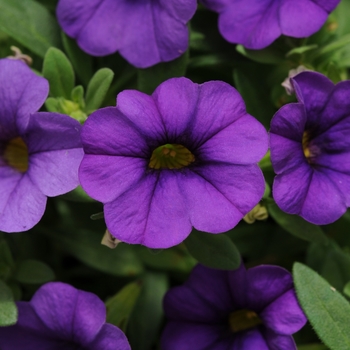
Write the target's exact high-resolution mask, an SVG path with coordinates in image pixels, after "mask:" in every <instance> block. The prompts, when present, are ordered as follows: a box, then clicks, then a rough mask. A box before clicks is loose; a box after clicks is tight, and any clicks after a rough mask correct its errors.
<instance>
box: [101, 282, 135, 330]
mask: <svg viewBox="0 0 350 350" xmlns="http://www.w3.org/2000/svg"><path fill="white" fill-rule="evenodd" d="M140 292H141V283H140V282H133V283H129V284H127V285H126V286H125V287H124V288H123V289H122V290H121V291H119V292H118V293H117V294H116V295H115V296H113V297H112V298H110V299H108V300H107V302H106V308H107V322H108V323H111V324H114V325H115V326H117V327H119V328H120V329H121V330H122V331H123V332H125V331H126V327H127V324H128V321H129V318H130V315H131V312H132V310H133V308H134V306H135V303H136V301H137V299H138V297H139V295H140Z"/></svg>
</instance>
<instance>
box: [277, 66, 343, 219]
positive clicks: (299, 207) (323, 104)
mask: <svg viewBox="0 0 350 350" xmlns="http://www.w3.org/2000/svg"><path fill="white" fill-rule="evenodd" d="M292 82H293V85H294V89H295V91H296V95H297V98H298V101H299V103H290V104H287V105H285V106H283V107H282V108H281V109H280V110H279V111H278V112H277V113H276V114H275V116H274V117H273V119H272V121H271V131H270V147H271V161H272V165H273V167H274V170H275V173H276V174H277V176H276V177H275V180H274V184H273V197H274V199H275V201H276V203H277V204H278V206H279V207H280V208H281V209H282V210H284V211H285V212H287V213H290V214H298V215H300V216H302V217H303V218H304V219H306V220H308V221H310V222H312V223H314V224H317V225H323V224H329V223H331V222H334V221H335V220H337V219H338V218H339V217H340V216H341V215H342V214H344V213H345V211H346V208H347V207H349V206H350V175H349V174H350V139H349V130H350V99H349V95H350V81H343V82H340V83H339V84H337V85H334V84H333V83H332V82H331V81H330V80H329V79H328V78H326V77H325V76H323V75H322V74H319V73H315V72H303V73H300V74H299V75H297V76H296V77H294V78H292Z"/></svg>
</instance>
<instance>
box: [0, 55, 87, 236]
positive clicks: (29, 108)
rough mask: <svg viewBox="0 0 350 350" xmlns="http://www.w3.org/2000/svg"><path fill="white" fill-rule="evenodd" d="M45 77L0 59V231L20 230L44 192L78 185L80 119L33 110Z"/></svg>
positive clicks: (38, 210) (34, 216) (36, 216)
mask: <svg viewBox="0 0 350 350" xmlns="http://www.w3.org/2000/svg"><path fill="white" fill-rule="evenodd" d="M48 92H49V85H48V82H47V81H46V80H45V79H44V78H41V77H39V76H37V75H36V74H34V73H33V72H32V71H31V70H30V69H29V68H28V67H27V66H26V65H25V64H24V63H23V62H21V61H17V60H10V59H3V60H0V230H1V231H5V232H18V231H25V230H29V229H30V228H32V227H33V226H34V225H35V224H36V223H37V222H38V221H39V220H40V219H41V217H42V215H43V214H44V211H45V206H46V199H47V196H49V197H51V196H57V195H60V194H63V193H66V192H68V191H70V190H72V189H74V188H75V187H76V186H77V185H78V167H79V164H80V161H81V159H82V157H83V150H82V148H81V141H80V135H79V134H80V124H79V123H78V122H77V121H75V120H73V119H72V118H69V117H68V116H64V115H60V114H56V113H45V112H37V110H38V109H39V108H40V107H41V105H42V104H43V103H44V101H45V99H46V97H47V95H48Z"/></svg>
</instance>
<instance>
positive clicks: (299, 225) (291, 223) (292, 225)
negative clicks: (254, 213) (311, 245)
mask: <svg viewBox="0 0 350 350" xmlns="http://www.w3.org/2000/svg"><path fill="white" fill-rule="evenodd" d="M266 203H267V207H268V211H269V214H270V215H271V216H272V218H273V219H274V220H275V221H276V222H277V223H278V224H279V225H280V226H281V227H282V228H284V229H285V230H286V231H287V232H289V233H290V234H292V235H294V236H296V237H299V238H301V239H304V240H306V241H310V242H318V243H327V242H328V238H327V236H326V235H325V234H324V233H323V231H322V229H321V228H320V227H319V226H316V225H313V224H311V223H309V222H307V221H306V220H304V219H303V218H302V217H300V216H298V215H291V214H287V213H285V212H284V211H282V210H281V209H280V208H278V206H277V204H276V203H275V202H274V201H273V200H269V201H266Z"/></svg>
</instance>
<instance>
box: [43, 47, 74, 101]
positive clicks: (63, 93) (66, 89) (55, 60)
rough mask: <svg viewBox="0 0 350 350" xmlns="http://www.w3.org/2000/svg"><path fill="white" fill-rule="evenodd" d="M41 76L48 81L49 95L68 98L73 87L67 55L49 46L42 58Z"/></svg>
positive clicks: (72, 77)
mask: <svg viewBox="0 0 350 350" xmlns="http://www.w3.org/2000/svg"><path fill="white" fill-rule="evenodd" d="M43 76H44V78H46V79H47V80H48V81H49V84H50V96H53V97H64V98H65V99H67V100H69V99H70V98H71V91H72V90H73V87H74V80H75V78H74V71H73V67H72V65H71V63H70V62H69V60H68V58H67V56H66V55H65V54H64V53H63V52H62V51H61V50H58V49H56V48H54V47H51V48H50V49H49V50H48V51H47V53H46V55H45V58H44V64H43Z"/></svg>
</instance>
